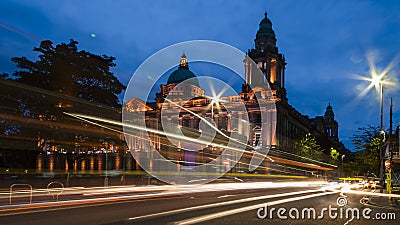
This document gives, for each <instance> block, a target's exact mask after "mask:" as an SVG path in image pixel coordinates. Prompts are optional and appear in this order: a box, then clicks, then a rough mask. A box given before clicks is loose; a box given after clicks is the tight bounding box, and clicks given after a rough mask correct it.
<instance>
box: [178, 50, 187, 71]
mask: <svg viewBox="0 0 400 225" xmlns="http://www.w3.org/2000/svg"><path fill="white" fill-rule="evenodd" d="M179 67H180V68H182V67H183V68H189V66H188V63H187V59H186V55H185V52H183V53H182V56H181V61H180V62H179Z"/></svg>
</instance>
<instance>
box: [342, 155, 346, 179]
mask: <svg viewBox="0 0 400 225" xmlns="http://www.w3.org/2000/svg"><path fill="white" fill-rule="evenodd" d="M345 156H346V155H342V177H343V175H344V164H343V158H344V157H345Z"/></svg>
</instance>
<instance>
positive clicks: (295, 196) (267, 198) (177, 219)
mask: <svg viewBox="0 0 400 225" xmlns="http://www.w3.org/2000/svg"><path fill="white" fill-rule="evenodd" d="M338 197H340V195H339V193H335V192H331V191H321V190H320V187H278V188H269V189H258V190H254V189H247V190H225V191H198V192H196V191H194V192H189V193H186V194H173V195H160V196H149V197H146V198H134V199H133V198H131V199H129V198H126V199H122V200H117V201H96V202H85V203H84V204H71V205H60V206H54V207H33V208H23V207H21V208H20V209H18V208H17V209H14V210H9V209H7V208H2V209H0V224H2V225H16V224H26V225H36V224H59V225H63V224H68V225H69V224H85V225H86V224H87V225H91V224H96V225H99V224H101V225H103V224H104V225H129V224H230V225H233V224H399V218H400V210H398V209H395V208H382V207H376V206H372V205H362V204H361V203H360V199H361V198H362V196H361V195H356V194H348V195H347V198H346V200H347V203H348V204H347V205H344V206H339V205H338V202H337V200H338ZM265 204H267V212H268V213H267V215H266V217H265V218H263V219H262V218H261V219H260V218H258V216H257V214H258V212H259V214H260V215H265V214H264V213H263V212H265ZM272 208H275V209H274V210H273V211H272V213H270V210H271V209H272ZM280 208H284V209H285V210H286V211H285V212H284V213H282V212H283V210H282V209H280ZM305 208H306V209H311V208H312V209H313V210H315V217H316V218H314V217H313V216H314V214H313V213H312V212H310V215H308V212H307V211H305V212H304V218H303V217H302V210H303V209H305ZM324 208H325V209H326V210H325V211H324V210H323V209H324ZM335 208H336V210H334V209H335ZM349 208H350V209H351V210H355V209H357V210H358V211H359V218H356V217H355V218H353V215H356V214H352V211H349V213H348V214H349V215H348V216H346V210H347V209H349ZM366 208H368V209H366ZM261 209H263V210H261ZM296 209H297V210H298V211H299V215H298V216H296ZM329 209H331V212H329ZM278 210H280V211H279V212H280V216H283V217H284V216H286V217H287V218H286V219H282V218H279V216H278V214H277V212H278ZM289 210H292V211H291V213H289ZM363 210H367V211H369V212H368V214H367V215H368V216H369V219H368V218H364V217H363V215H362V213H363ZM340 211H342V213H341V212H340ZM321 212H323V213H321ZM329 213H331V215H330V214H329ZM335 213H336V214H337V217H336V218H332V215H333V216H334V215H335ZM291 216H293V218H292V217H291ZM379 216H380V217H379ZM378 217H379V218H378ZM382 217H386V219H385V220H381V219H380V218H382ZM389 217H390V218H389ZM352 218H353V219H352Z"/></svg>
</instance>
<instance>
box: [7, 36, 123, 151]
mask: <svg viewBox="0 0 400 225" xmlns="http://www.w3.org/2000/svg"><path fill="white" fill-rule="evenodd" d="M77 44H78V42H77V41H75V40H72V39H71V40H70V41H69V43H67V44H66V43H61V44H57V45H55V46H53V43H52V42H51V41H49V40H45V41H42V42H41V43H40V46H39V47H35V48H34V49H33V50H34V51H35V52H38V53H39V55H38V60H36V61H31V60H29V59H27V58H26V57H14V58H12V59H11V60H12V61H13V62H15V63H16V64H17V67H18V70H17V71H15V72H14V73H13V77H12V79H10V78H8V76H7V75H5V74H2V75H1V76H0V81H1V82H2V83H1V84H2V88H1V90H0V99H5V100H7V101H4V102H3V101H2V102H1V103H0V113H1V114H2V115H6V116H7V117H6V120H4V121H5V122H4V121H3V122H4V123H2V124H7V126H2V127H1V128H2V129H1V135H6V137H4V138H7V139H6V140H7V142H6V143H11V141H12V140H15V142H14V143H18V144H20V143H21V141H17V140H24V141H25V142H26V143H27V145H24V146H22V145H19V146H18V147H17V146H16V145H13V146H12V148H20V149H33V148H36V149H37V148H38V147H39V149H43V150H44V149H45V148H46V149H48V148H51V147H57V148H58V147H59V148H60V149H64V150H68V151H69V150H71V151H73V150H75V149H76V148H86V149H89V148H92V147H93V148H94V147H99V146H101V145H102V144H98V143H103V142H104V140H113V139H116V140H119V138H116V136H118V135H116V134H115V132H114V133H113V132H109V131H106V130H104V129H101V128H98V127H96V129H94V126H93V125H90V124H87V123H83V122H82V121H80V120H76V119H74V118H72V117H70V116H68V115H65V114H64V112H73V113H81V114H90V115H95V116H102V117H107V118H109V119H113V120H118V119H119V117H120V113H119V112H120V107H121V105H120V103H119V100H118V95H119V94H120V93H121V92H122V91H123V90H124V89H125V86H124V85H123V84H121V82H120V81H119V80H118V79H117V78H116V77H115V76H114V74H113V73H112V72H111V71H110V69H111V68H112V67H114V66H115V63H114V60H115V58H114V57H111V56H106V55H101V56H100V55H95V54H93V53H90V52H87V51H85V50H78V47H77ZM3 84H4V85H3ZM6 103H7V104H6ZM0 122H2V121H0ZM2 124H0V125H2ZM10 124H11V126H10ZM11 128H12V129H11ZM21 137H22V138H23V139H21ZM100 140H103V141H100ZM109 142H110V141H109ZM111 142H113V141H111ZM10 146H11V144H10Z"/></svg>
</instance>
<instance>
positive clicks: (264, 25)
mask: <svg viewBox="0 0 400 225" xmlns="http://www.w3.org/2000/svg"><path fill="white" fill-rule="evenodd" d="M264 15H265V17H264V19H262V20H261V22H260V28H259V29H258V31H257V35H256V37H261V36H263V37H266V36H267V37H273V38H275V32H274V30H273V29H272V22H271V20H269V19H268V17H267V12H265V13H264Z"/></svg>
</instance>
